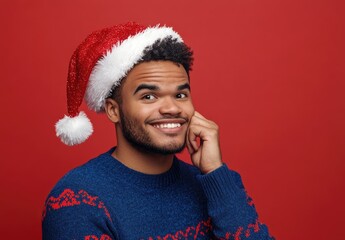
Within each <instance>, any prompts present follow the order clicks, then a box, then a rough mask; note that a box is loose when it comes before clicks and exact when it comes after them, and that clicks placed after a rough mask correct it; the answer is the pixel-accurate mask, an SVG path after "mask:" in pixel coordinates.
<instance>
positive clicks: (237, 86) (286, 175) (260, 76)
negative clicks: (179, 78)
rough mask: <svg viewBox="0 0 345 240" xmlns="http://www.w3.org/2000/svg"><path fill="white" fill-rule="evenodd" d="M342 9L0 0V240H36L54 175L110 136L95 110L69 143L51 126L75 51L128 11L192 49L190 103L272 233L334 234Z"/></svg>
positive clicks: (240, 0) (104, 145)
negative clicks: (81, 139)
mask: <svg viewBox="0 0 345 240" xmlns="http://www.w3.org/2000/svg"><path fill="white" fill-rule="evenodd" d="M344 12H345V8H344V3H343V1H340V0H339V1H327V0H324V1H318V0H314V1H311V0H290V1H279V0H278V1H277V0H260V1H258V0H230V1H229V0H227V1H226V0H224V1H217V0H215V1H203V0H198V1H191V0H173V1H158V0H154V1H124V0H121V1H115V0H113V1H110V0H97V1H86V0H78V1H77V0H60V1H43V0H40V1H38V0H37V1H19V0H11V1H9V0H8V1H4V0H3V1H1V8H0V13H1V15H0V16H1V19H0V20H1V21H0V25H1V26H0V27H1V33H0V34H1V38H0V43H1V44H0V47H1V59H0V61H1V62H0V65H1V75H2V81H1V106H2V110H1V112H2V115H1V116H2V118H1V137H2V140H1V168H0V171H1V179H0V184H1V198H0V201H1V202H0V207H1V209H0V214H1V218H0V219H1V220H0V221H1V223H0V226H1V227H0V228H1V229H0V230H1V231H0V232H1V238H2V239H6V238H8V239H24V238H25V239H39V238H40V236H41V233H40V231H41V230H40V219H41V210H42V207H43V203H44V200H45V197H46V196H47V194H48V192H49V191H50V189H51V188H52V187H53V185H54V184H55V183H56V181H57V180H58V179H59V178H60V177H61V176H62V175H63V174H64V173H66V172H67V171H68V170H70V169H71V168H73V167H75V166H77V165H80V164H82V163H83V162H85V161H87V160H88V159H90V158H91V157H93V156H96V155H98V154H99V153H101V152H104V151H106V150H108V148H110V147H111V146H113V145H114V144H115V133H114V129H113V126H112V125H111V124H110V123H109V122H108V121H107V120H106V118H105V117H104V116H102V115H97V114H94V113H90V112H88V115H89V117H90V118H91V120H92V122H93V123H94V128H95V133H94V135H93V136H92V137H91V139H89V140H88V141H87V142H85V143H84V144H82V145H80V146H76V147H67V146H65V145H63V144H62V143H60V141H59V140H58V139H57V138H56V137H55V132H54V124H55V122H56V121H57V120H58V119H60V118H61V117H62V116H63V114H65V113H66V104H65V102H66V96H65V83H66V76H67V66H68V62H69V58H70V56H71V55H72V52H73V51H74V49H75V48H76V46H77V45H78V44H79V43H80V42H81V41H82V40H83V39H84V38H85V37H86V35H87V34H88V33H90V32H91V31H93V30H96V29H100V28H103V27H106V26H111V25H113V24H117V23H124V22H126V21H128V20H134V21H138V22H140V23H143V24H150V25H154V24H156V23H162V24H167V25H170V26H173V27H174V28H175V29H176V30H177V31H178V32H179V33H180V34H181V35H182V36H183V37H184V40H185V41H186V42H187V43H188V44H189V45H190V46H192V48H193V49H194V52H195V65H194V70H193V72H192V74H191V78H192V79H191V84H192V89H193V98H194V103H195V105H196V109H198V111H199V112H201V113H202V114H203V115H205V116H206V117H208V118H209V119H211V120H214V121H215V122H217V123H218V125H219V126H220V130H221V144H222V151H223V157H224V161H225V162H227V163H228V165H229V166H230V167H231V168H233V169H235V170H237V171H239V172H240V173H241V175H242V178H243V181H244V184H245V186H246V188H247V190H248V192H249V193H250V195H251V196H252V197H253V198H254V201H255V203H256V207H257V210H258V213H259V216H260V219H261V221H262V222H264V223H266V224H267V225H268V226H269V228H270V231H271V233H272V234H273V235H274V236H275V237H276V238H277V239H304V240H308V239H343V231H344V229H343V226H344V224H345V221H344V214H345V207H344V204H343V201H344V195H345V194H344V185H345V184H344V183H345V181H344V173H345V171H344V169H345V166H344V165H345V164H344V160H345V147H344V145H345V126H344V124H345V99H344V93H345V66H344V65H345V57H344V56H345V47H344V43H345V27H344V23H345V17H344V16H345V14H344ZM82 109H85V106H83V107H82ZM183 157H184V159H185V160H186V161H187V162H190V160H189V158H188V156H187V154H183Z"/></svg>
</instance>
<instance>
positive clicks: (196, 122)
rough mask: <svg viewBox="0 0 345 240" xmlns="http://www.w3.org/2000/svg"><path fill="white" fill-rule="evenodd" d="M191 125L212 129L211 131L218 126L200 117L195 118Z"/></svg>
mask: <svg viewBox="0 0 345 240" xmlns="http://www.w3.org/2000/svg"><path fill="white" fill-rule="evenodd" d="M190 124H191V125H200V126H204V127H207V128H211V129H214V128H217V125H216V124H215V123H214V122H212V121H210V120H207V119H205V118H199V117H198V116H193V118H192V119H191V123H190Z"/></svg>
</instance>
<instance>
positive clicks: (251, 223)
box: [42, 148, 274, 240]
mask: <svg viewBox="0 0 345 240" xmlns="http://www.w3.org/2000/svg"><path fill="white" fill-rule="evenodd" d="M113 151H114V148H112V149H110V150H109V151H108V152H106V153H104V154H102V155H100V156H98V157H97V158H94V159H92V160H90V161H89V162H87V163H85V164H84V165H82V166H80V167H77V168H75V169H73V170H71V171H70V172H69V173H67V174H66V175H65V176H64V177H63V178H62V179H61V180H60V181H59V182H58V183H57V184H56V185H55V187H54V188H53V190H52V191H51V193H50V194H49V196H48V198H47V200H46V203H45V208H44V211H43V216H42V233H43V239H46V240H48V239H49V240H55V239H59V240H64V239H83V240H110V239H112V240H115V239H120V240H127V239H128V240H136V239H140V240H159V239H172V240H173V239H188V240H189V239H234V240H241V239H248V240H254V239H257V240H259V239H260V240H268V239H274V238H273V237H270V235H269V233H268V229H267V227H266V225H264V224H262V223H260V222H259V221H258V216H257V213H256V210H255V207H254V204H253V201H252V199H251V198H250V197H249V196H248V195H247V194H246V191H245V189H244V186H243V184H242V181H241V177H240V175H239V174H238V173H236V172H235V171H232V170H230V169H229V168H228V167H227V165H226V164H223V166H222V167H220V168H218V169H216V170H214V171H213V172H211V173H209V174H205V175H203V174H202V173H201V172H200V171H199V170H198V169H197V168H196V167H194V166H192V165H190V164H188V163H185V162H183V161H181V160H179V159H177V158H174V161H173V165H172V167H171V168H170V169H169V170H168V171H167V172H165V173H162V174H158V175H148V174H143V173H140V172H137V171H135V170H133V169H130V168H128V167H126V166H125V165H123V164H122V163H121V162H119V161H118V160H117V159H115V158H113V157H112V155H111V153H112V152H113Z"/></svg>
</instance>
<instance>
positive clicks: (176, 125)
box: [118, 61, 194, 154]
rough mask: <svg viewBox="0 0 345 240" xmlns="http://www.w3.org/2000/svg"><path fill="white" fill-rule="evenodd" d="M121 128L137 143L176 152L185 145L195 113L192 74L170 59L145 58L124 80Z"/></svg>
mask: <svg viewBox="0 0 345 240" xmlns="http://www.w3.org/2000/svg"><path fill="white" fill-rule="evenodd" d="M121 98H122V101H121V104H120V105H119V113H120V121H119V123H118V125H119V129H120V130H121V131H122V135H123V137H124V139H123V141H127V142H128V143H130V144H131V145H132V146H133V147H135V148H137V149H140V150H143V151H147V152H152V153H159V154H174V153H177V152H180V151H182V150H183V148H184V147H185V139H186V133H187V129H188V125H189V121H190V119H191V117H192V116H193V114H194V107H193V104H192V99H191V95H190V86H189V79H188V75H187V73H186V71H185V69H184V68H183V66H182V65H177V64H176V63H173V62H170V61H150V62H143V63H140V64H138V65H137V66H135V67H134V68H133V69H132V70H131V71H130V72H129V74H128V76H127V78H126V79H125V81H124V82H123V85H122V89H121Z"/></svg>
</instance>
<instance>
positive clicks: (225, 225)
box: [197, 164, 274, 240]
mask: <svg viewBox="0 0 345 240" xmlns="http://www.w3.org/2000/svg"><path fill="white" fill-rule="evenodd" d="M197 179H198V180H199V182H200V183H201V186H202V187H203V189H204V192H205V195H206V197H207V200H208V213H209V215H210V217H211V219H212V224H213V233H214V235H215V236H216V237H217V239H221V240H222V239H248V240H254V239H258V240H259V239H260V240H268V239H274V238H273V237H271V236H270V235H269V232H268V228H267V226H266V225H264V224H262V223H261V222H260V221H259V219H258V215H257V213H256V210H255V206H254V203H253V200H252V199H251V198H250V197H249V196H248V195H247V193H246V191H245V189H244V186H243V184H242V181H241V177H240V175H239V174H238V173H236V172H234V171H232V170H229V169H228V167H227V166H226V164H224V165H223V166H221V167H220V168H218V169H216V170H214V171H213V172H211V173H209V174H206V175H198V176H197Z"/></svg>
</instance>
